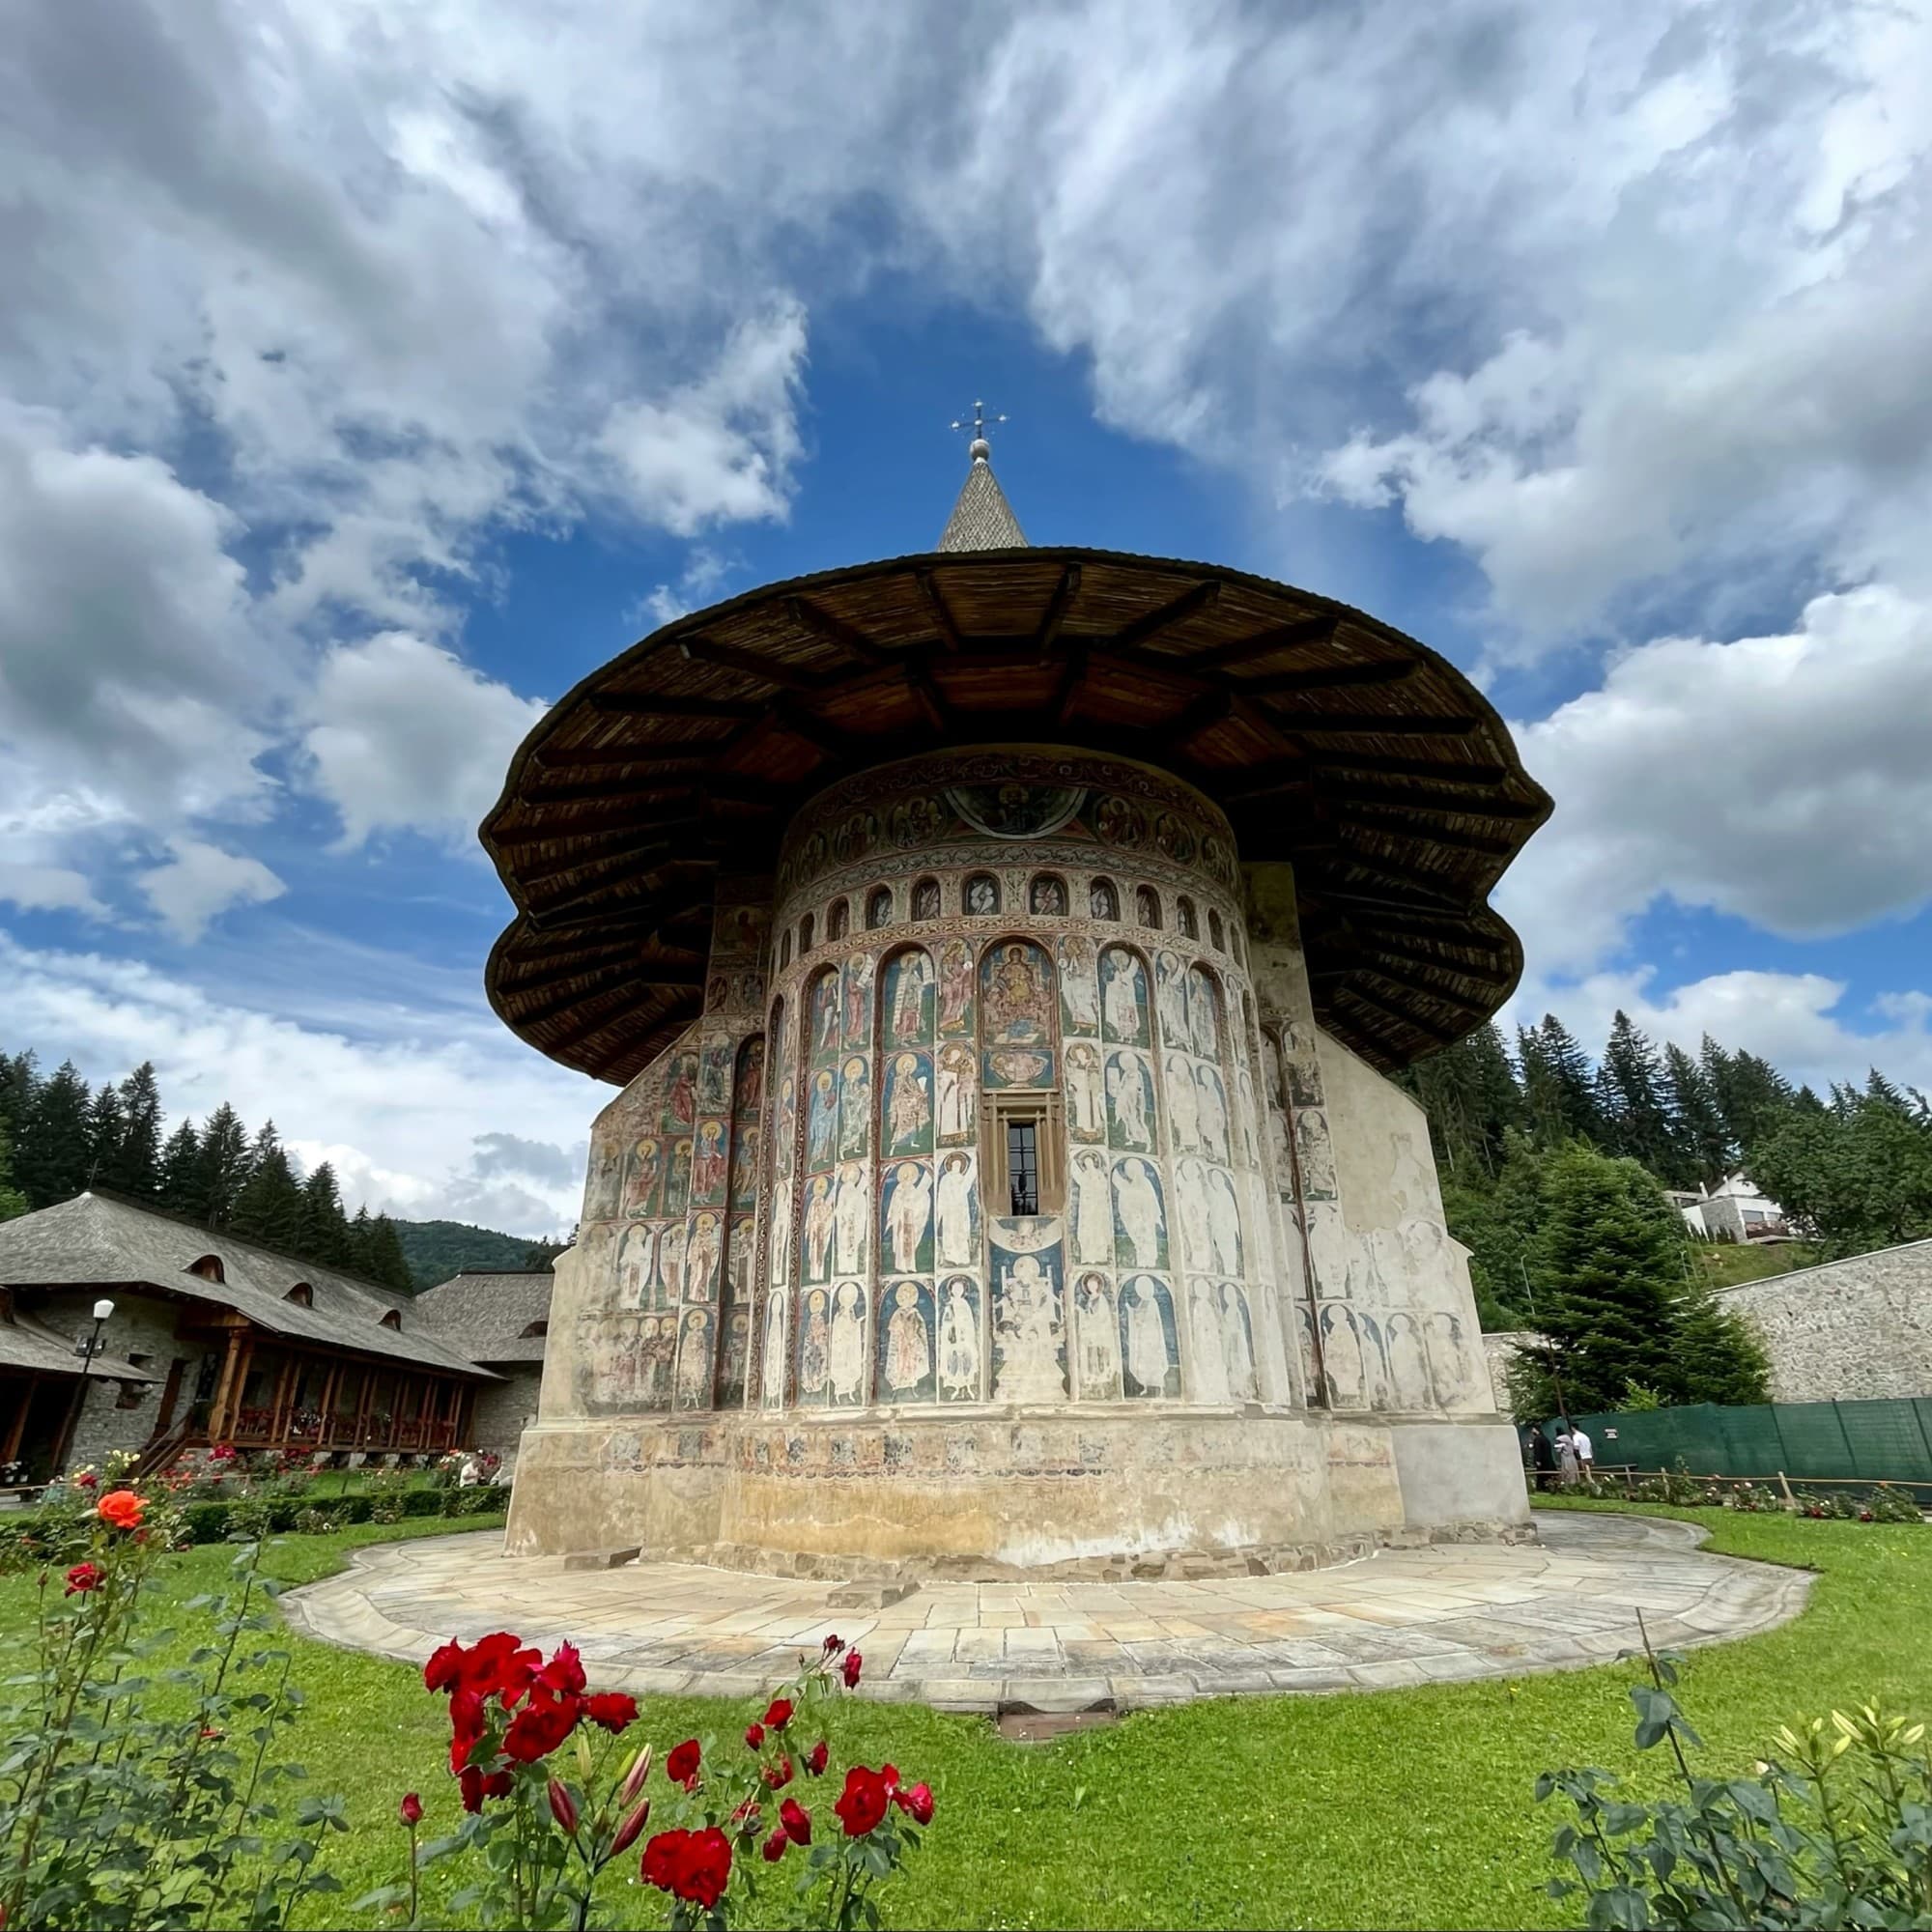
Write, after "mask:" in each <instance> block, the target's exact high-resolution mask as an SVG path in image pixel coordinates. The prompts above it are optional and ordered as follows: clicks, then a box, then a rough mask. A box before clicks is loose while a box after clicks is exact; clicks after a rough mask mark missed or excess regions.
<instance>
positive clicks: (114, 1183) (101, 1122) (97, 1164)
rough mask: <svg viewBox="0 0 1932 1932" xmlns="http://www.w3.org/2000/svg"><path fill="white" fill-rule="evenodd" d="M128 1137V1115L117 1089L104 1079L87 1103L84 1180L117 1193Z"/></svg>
mask: <svg viewBox="0 0 1932 1932" xmlns="http://www.w3.org/2000/svg"><path fill="white" fill-rule="evenodd" d="M127 1139H128V1116H127V1113H126V1112H125V1111H124V1109H123V1108H122V1105H121V1094H120V1091H119V1089H117V1088H116V1087H114V1086H113V1085H112V1084H111V1083H109V1082H108V1081H105V1080H103V1081H102V1082H101V1083H100V1085H99V1088H98V1089H97V1090H96V1092H95V1095H94V1098H93V1099H92V1100H90V1101H89V1102H88V1104H87V1184H88V1186H90V1187H105V1188H108V1189H110V1190H111V1191H112V1192H114V1193H116V1194H119V1193H121V1192H122V1191H123V1188H122V1168H123V1163H122V1153H123V1150H124V1148H125V1145H126V1143H127Z"/></svg>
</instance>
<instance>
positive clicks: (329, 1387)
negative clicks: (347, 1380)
mask: <svg viewBox="0 0 1932 1932" xmlns="http://www.w3.org/2000/svg"><path fill="white" fill-rule="evenodd" d="M341 1373H342V1369H341V1365H340V1364H339V1363H336V1362H330V1363H329V1365H328V1374H327V1376H326V1377H325V1378H323V1384H322V1423H321V1426H320V1427H319V1428H318V1429H317V1431H316V1436H315V1446H316V1447H317V1448H318V1449H327V1448H328V1447H329V1446H330V1444H331V1442H332V1441H333V1438H334V1435H335V1380H336V1378H337V1377H338V1376H339V1375H341Z"/></svg>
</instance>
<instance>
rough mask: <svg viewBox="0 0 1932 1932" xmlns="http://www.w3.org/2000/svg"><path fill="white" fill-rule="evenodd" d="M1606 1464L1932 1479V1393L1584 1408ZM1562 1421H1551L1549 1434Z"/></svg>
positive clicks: (1765, 1476) (1712, 1472) (1764, 1475)
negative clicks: (1880, 1398) (1610, 1410)
mask: <svg viewBox="0 0 1932 1932" xmlns="http://www.w3.org/2000/svg"><path fill="white" fill-rule="evenodd" d="M1576 1420H1577V1422H1579V1423H1581V1424H1582V1426H1583V1429H1584V1430H1585V1432H1586V1433H1587V1434H1588V1435H1589V1436H1590V1440H1591V1446H1592V1447H1593V1448H1594V1449H1595V1450H1596V1452H1597V1462H1598V1463H1599V1465H1600V1466H1604V1467H1612V1466H1615V1465H1617V1464H1619V1463H1634V1465H1635V1466H1636V1467H1637V1468H1639V1469H1673V1468H1675V1467H1676V1466H1677V1464H1678V1463H1680V1462H1681V1463H1684V1465H1685V1466H1686V1467H1687V1468H1688V1469H1690V1472H1691V1473H1692V1474H1693V1475H1697V1476H1754V1477H1756V1478H1758V1479H1759V1480H1760V1481H1767V1482H1768V1481H1770V1480H1772V1479H1773V1478H1775V1477H1776V1475H1777V1474H1778V1473H1779V1472H1780V1471H1782V1473H1783V1474H1785V1475H1786V1476H1791V1477H1803V1478H1804V1479H1806V1480H1808V1481H1812V1482H1830V1481H1833V1479H1836V1480H1840V1481H1847V1482H1868V1483H1874V1482H1892V1483H1932V1397H1926V1396H1920V1397H1918V1398H1917V1399H1916V1400H1910V1401H1908V1400H1902V1399H1901V1400H1898V1401H1890V1402H1779V1403H1770V1404H1766V1405H1763V1406H1751V1407H1740V1408H1720V1407H1719V1406H1717V1405H1716V1404H1714V1403H1708V1402H1702V1403H1693V1404H1689V1405H1687V1406H1684V1407H1682V1408H1651V1409H1632V1410H1626V1411H1624V1412H1622V1413H1620V1414H1611V1415H1579V1416H1577V1418H1576ZM1558 1426H1559V1424H1558V1422H1557V1421H1556V1420H1555V1419H1553V1418H1552V1419H1551V1420H1550V1421H1549V1422H1547V1423H1546V1424H1545V1425H1544V1427H1545V1428H1546V1430H1547V1431H1548V1434H1549V1435H1550V1438H1551V1440H1552V1441H1553V1440H1554V1439H1555V1434H1556V1430H1557V1428H1558Z"/></svg>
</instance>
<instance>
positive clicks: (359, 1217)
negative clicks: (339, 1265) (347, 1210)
mask: <svg viewBox="0 0 1932 1932" xmlns="http://www.w3.org/2000/svg"><path fill="white" fill-rule="evenodd" d="M374 1228H375V1223H374V1222H373V1221H371V1220H370V1218H369V1204H368V1203H367V1202H366V1201H365V1202H363V1203H362V1205H361V1206H360V1207H359V1208H356V1210H355V1213H354V1214H353V1215H352V1216H351V1217H350V1221H349V1241H348V1246H347V1250H346V1252H347V1254H348V1260H347V1261H346V1262H345V1263H344V1264H343V1265H344V1266H346V1267H347V1268H348V1269H349V1271H350V1273H351V1274H359V1275H360V1276H361V1277H362V1279H363V1280H364V1281H374V1280H375V1278H376V1277H375V1274H374V1272H373V1270H372V1269H371V1267H370V1265H369V1261H370V1257H369V1238H370V1236H371V1234H372V1232H373V1231H374Z"/></svg>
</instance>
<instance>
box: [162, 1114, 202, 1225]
mask: <svg viewBox="0 0 1932 1932" xmlns="http://www.w3.org/2000/svg"><path fill="white" fill-rule="evenodd" d="M200 1173H201V1136H200V1135H199V1134H197V1133H196V1132H195V1130H194V1123H193V1122H191V1121H184V1122H182V1123H181V1125H180V1126H178V1127H177V1128H176V1129H175V1130H174V1132H173V1133H171V1134H170V1135H169V1136H168V1144H167V1146H166V1147H164V1148H163V1149H162V1150H161V1181H160V1186H161V1206H162V1207H163V1208H166V1209H167V1210H168V1212H169V1213H170V1214H192V1213H193V1212H194V1211H195V1204H196V1201H197V1198H198V1196H197V1192H196V1189H197V1184H198V1180H199V1177H200Z"/></svg>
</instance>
